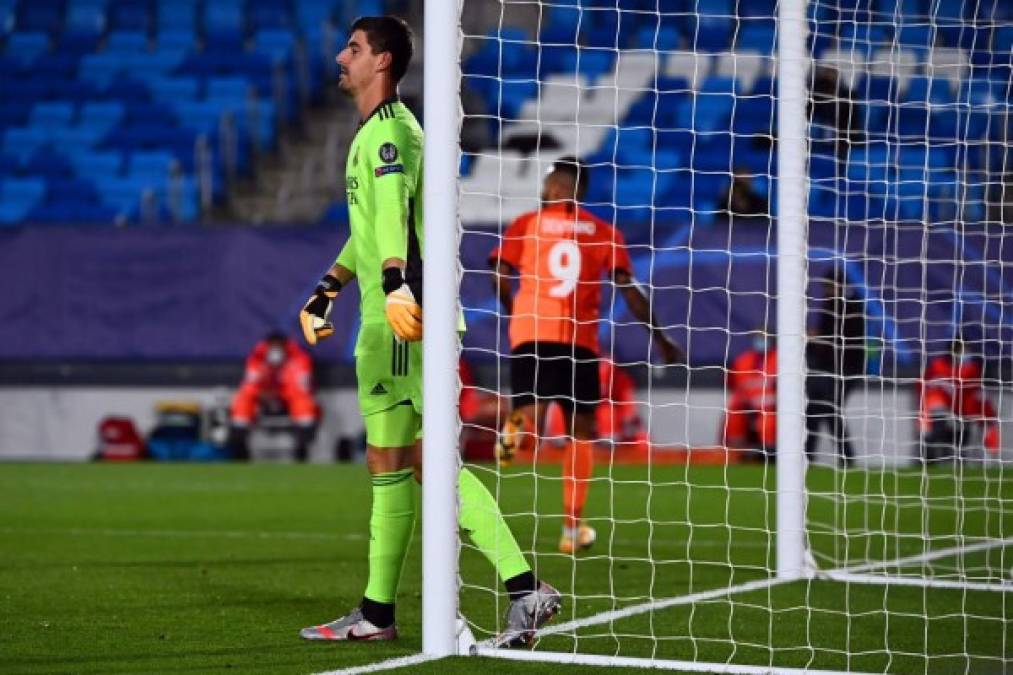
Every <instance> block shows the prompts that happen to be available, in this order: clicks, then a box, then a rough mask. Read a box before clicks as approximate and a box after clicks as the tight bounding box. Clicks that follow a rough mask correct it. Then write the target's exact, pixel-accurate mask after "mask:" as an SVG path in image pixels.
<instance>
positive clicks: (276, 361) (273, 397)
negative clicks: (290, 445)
mask: <svg viewBox="0 0 1013 675" xmlns="http://www.w3.org/2000/svg"><path fill="white" fill-rule="evenodd" d="M229 412H230V418H231V430H230V434H229V446H230V447H231V448H232V451H233V455H234V457H235V458H236V459H249V456H250V452H249V447H248V445H247V440H248V436H249V431H250V428H251V426H253V424H255V423H256V421H257V418H258V417H259V416H260V415H262V414H271V415H281V414H284V415H287V416H288V417H289V418H290V419H291V420H292V426H293V427H294V431H295V436H296V449H295V456H296V459H297V460H299V461H300V462H304V461H306V458H307V456H308V455H309V446H310V443H311V442H312V441H313V437H314V436H315V435H316V429H317V423H318V422H319V420H320V407H319V406H318V405H317V402H316V399H315V398H314V397H313V362H312V361H311V360H310V357H309V354H307V353H306V351H305V350H304V349H303V348H302V347H300V346H299V345H298V344H296V342H295V341H294V340H291V339H289V338H288V336H286V335H285V334H284V333H280V332H272V333H270V334H268V335H267V336H266V337H265V338H264V339H263V340H261V341H260V342H258V343H257V344H256V345H255V346H254V348H253V351H252V352H250V355H249V356H248V357H247V359H246V372H245V374H244V375H243V382H242V384H240V385H239V391H237V392H236V396H235V398H233V399H232V405H231V407H230V411H229Z"/></svg>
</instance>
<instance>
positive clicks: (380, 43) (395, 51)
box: [349, 16, 415, 84]
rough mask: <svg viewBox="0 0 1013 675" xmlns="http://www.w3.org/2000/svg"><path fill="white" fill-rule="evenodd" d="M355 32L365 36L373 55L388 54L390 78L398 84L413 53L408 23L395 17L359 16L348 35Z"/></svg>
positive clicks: (411, 36) (406, 70)
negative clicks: (358, 31)
mask: <svg viewBox="0 0 1013 675" xmlns="http://www.w3.org/2000/svg"><path fill="white" fill-rule="evenodd" d="M357 30H361V31H362V32H363V33H365V34H366V41H367V42H369V48H370V49H372V50H373V53H374V54H379V53H381V52H388V53H389V54H390V75H391V78H392V79H393V80H394V83H395V84H396V83H398V82H400V81H401V78H402V77H404V74H405V73H406V72H408V64H409V63H411V60H412V54H413V53H414V51H415V47H414V46H413V41H414V40H413V34H412V29H411V26H409V25H408V22H407V21H405V20H404V19H402V18H400V17H397V16H361V17H359V18H358V19H356V20H355V23H353V24H352V28H351V30H350V31H349V33H354V32H355V31H357Z"/></svg>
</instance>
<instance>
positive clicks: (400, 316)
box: [383, 267, 422, 342]
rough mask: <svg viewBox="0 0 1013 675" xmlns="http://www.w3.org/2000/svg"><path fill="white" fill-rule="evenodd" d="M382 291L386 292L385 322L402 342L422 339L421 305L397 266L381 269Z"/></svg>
mask: <svg viewBox="0 0 1013 675" xmlns="http://www.w3.org/2000/svg"><path fill="white" fill-rule="evenodd" d="M383 292H384V293H386V294H387V307H386V310H385V311H386V313H387V323H389V324H390V328H391V330H393V331H394V335H396V336H397V337H398V339H399V340H401V341H402V342H418V341H419V340H421V339H422V307H421V306H420V305H419V303H418V302H417V301H416V300H415V294H414V293H412V289H411V288H409V287H408V284H407V283H405V280H404V274H403V273H402V272H401V270H400V269H399V268H397V267H388V268H387V269H385V270H384V271H383Z"/></svg>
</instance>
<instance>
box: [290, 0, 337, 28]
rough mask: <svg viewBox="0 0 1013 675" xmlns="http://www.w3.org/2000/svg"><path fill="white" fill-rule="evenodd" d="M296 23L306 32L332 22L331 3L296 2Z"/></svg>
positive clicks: (318, 1) (310, 0)
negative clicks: (308, 29)
mask: <svg viewBox="0 0 1013 675" xmlns="http://www.w3.org/2000/svg"><path fill="white" fill-rule="evenodd" d="M294 4H295V17H296V22H297V23H298V24H299V25H300V26H301V27H302V28H303V30H306V29H307V28H314V29H319V28H320V26H321V25H322V24H324V23H330V21H331V6H332V4H333V3H331V2H321V1H320V0H295V2H294Z"/></svg>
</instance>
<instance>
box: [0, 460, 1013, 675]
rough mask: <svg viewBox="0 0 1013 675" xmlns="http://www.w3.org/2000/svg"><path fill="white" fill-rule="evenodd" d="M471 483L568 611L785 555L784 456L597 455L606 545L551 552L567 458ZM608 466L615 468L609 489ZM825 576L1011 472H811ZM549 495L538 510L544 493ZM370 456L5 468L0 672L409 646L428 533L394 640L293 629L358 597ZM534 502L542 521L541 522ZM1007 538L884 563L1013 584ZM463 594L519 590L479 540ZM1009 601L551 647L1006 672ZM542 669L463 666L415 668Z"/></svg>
mask: <svg viewBox="0 0 1013 675" xmlns="http://www.w3.org/2000/svg"><path fill="white" fill-rule="evenodd" d="M478 474H479V475H480V476H481V477H482V479H483V480H485V481H486V482H487V484H489V485H490V487H491V488H492V489H493V490H494V492H497V493H498V494H499V495H500V500H501V503H502V505H503V507H504V511H505V512H507V513H508V514H511V515H510V516H509V520H510V522H511V525H512V526H513V528H514V530H515V532H516V533H517V535H518V539H519V540H520V542H521V546H522V548H525V549H529V550H534V551H536V553H537V555H536V558H535V564H536V568H537V572H538V574H539V575H540V576H542V577H544V578H546V579H547V580H549V581H551V582H552V583H554V584H555V585H556V586H557V587H559V588H560V590H562V591H563V592H564V593H566V594H574V593H575V594H576V596H577V597H576V599H574V598H572V597H568V598H567V603H566V607H565V609H564V612H563V614H562V616H560V617H559V619H557V624H558V623H562V622H566V621H569V620H572V619H576V618H580V617H587V616H591V615H594V614H597V613H599V612H603V611H607V610H611V609H615V608H620V607H625V606H629V605H635V604H638V603H642V602H645V601H648V600H650V599H652V598H653V599H662V598H667V597H673V596H679V595H685V594H687V593H695V592H701V591H707V590H711V589H715V588H720V587H727V586H729V585H732V584H738V583H742V582H747V581H753V580H757V579H764V578H766V577H767V576H768V572H767V569H768V568H772V567H773V566H774V550H775V549H774V540H773V538H772V537H771V536H770V535H769V534H768V532H769V531H770V530H772V529H773V527H774V522H775V520H774V518H775V514H774V492H773V488H774V480H773V478H774V476H773V470H772V469H770V470H764V468H763V467H758V466H730V467H682V466H667V467H653V468H650V469H648V467H615V468H612V469H609V468H608V467H600V468H599V470H598V473H597V474H596V482H595V485H594V486H593V488H592V491H591V499H590V501H589V505H588V508H587V515H588V516H589V517H590V518H591V519H592V522H593V523H594V524H595V526H596V527H597V528H598V533H599V542H598V545H596V546H595V548H594V549H593V550H592V551H591V552H589V553H588V554H585V555H583V556H581V557H580V558H578V559H576V560H574V559H573V558H570V557H569V556H562V555H560V554H558V553H555V545H556V541H557V537H558V534H559V517H558V516H559V510H560V507H559V500H560V495H559V479H558V476H559V474H558V467H540V468H539V469H538V471H537V477H536V475H535V474H534V473H533V472H532V471H531V468H530V467H527V468H523V467H521V468H517V469H514V470H511V471H510V472H508V473H506V474H504V475H503V476H502V477H500V478H497V476H496V474H495V473H494V472H493V471H491V470H490V469H489V468H488V467H480V468H479V470H478ZM607 478H611V480H606V479H607ZM809 489H810V493H811V495H812V497H811V499H810V504H809V518H810V533H811V538H812V539H811V540H812V544H813V547H814V549H815V550H814V553H815V555H816V557H817V559H818V561H819V563H820V566H821V567H823V568H830V567H834V566H841V565H845V564H849V563H852V564H853V563H858V562H864V561H869V560H884V561H885V560H891V559H896V558H899V557H902V556H907V555H915V554H919V553H921V552H923V551H924V546H925V545H924V543H923V539H924V537H926V536H931V537H933V542H932V544H931V545H932V547H933V548H946V547H949V546H954V545H956V544H957V543H958V541H959V540H958V539H956V538H955V536H954V535H956V534H961V535H963V536H974V537H984V536H989V537H1002V536H1007V537H1008V536H1010V535H1011V534H1013V513H1011V511H1010V505H1011V504H1013V485H1010V481H1009V480H1008V479H1004V477H1003V476H1002V475H1001V474H1000V473H999V472H993V473H988V472H983V471H981V470H966V471H964V472H963V473H962V474H961V475H960V477H959V479H958V478H956V477H955V476H954V473H953V471H952V469H945V468H940V469H936V470H933V471H931V472H926V473H923V472H921V471H906V472H887V473H879V472H872V471H860V470H853V471H848V472H836V471H831V470H828V469H815V470H812V471H810V476H809ZM536 504H537V508H536V507H535V505H536ZM368 510H369V482H368V480H367V478H366V474H365V468H364V467H363V466H361V465H350V466H287V465H244V466H226V465H207V466H198V465H153V464H139V465H124V466H115V465H44V464H29V465H20V464H4V465H0V672H3V673H139V672H145V673H150V672H173V673H178V672H195V673H196V672H199V673H218V672H234V673H254V672H263V673H310V672H318V671H324V670H332V669H337V668H342V667H349V666H355V665H363V664H367V663H371V662H376V661H379V660H382V659H385V658H390V657H395V656H404V655H409V654H413V653H416V652H418V651H419V650H420V647H421V626H420V588H421V580H420V572H419V570H420V556H419V551H420V546H419V541H418V539H419V538H418V537H416V541H415V543H414V545H413V548H412V552H411V555H410V557H409V560H408V564H407V570H406V573H405V577H404V580H403V583H402V588H401V598H400V603H399V610H398V614H399V623H400V626H401V633H402V638H401V640H400V641H398V642H397V643H381V644H349V645H344V644H319V643H314V644H309V643H305V642H302V641H300V640H299V638H298V630H299V628H301V627H302V626H305V625H309V624H313V623H319V622H321V621H325V620H330V619H332V618H334V617H335V616H337V615H339V614H340V613H343V612H344V611H345V610H347V609H348V608H350V607H351V606H353V605H354V604H355V603H356V602H357V601H358V600H359V598H360V594H361V592H362V588H363V586H364V581H365V572H366V563H365V557H366V550H367V545H368V535H367V530H366V523H367V514H368ZM536 511H537V512H538V513H540V514H542V516H541V517H540V518H538V519H536V518H535V517H534V513H535V512H536ZM1011 553H1013V547H1007V548H1006V549H1003V548H1002V547H996V548H993V549H989V550H987V551H981V552H977V553H970V554H967V555H956V554H955V555H953V556H950V557H945V558H941V559H938V560H933V561H930V562H926V563H924V564H921V565H917V566H914V567H909V568H905V569H903V570H897V569H894V570H892V572H894V573H897V572H905V573H919V574H924V575H935V576H937V577H947V578H955V576H956V575H957V574H958V573H959V575H961V576H963V577H965V578H972V579H978V580H983V581H990V582H993V583H999V582H1001V581H1002V580H1003V578H1005V579H1007V580H1008V578H1009V577H1008V575H1009V569H1010V567H1011V566H1013V559H1011V555H1010V554H1011ZM461 570H462V577H463V579H464V581H465V584H466V587H465V590H464V592H463V595H462V609H463V611H464V612H465V614H466V616H467V617H468V618H469V620H470V621H471V622H472V627H473V629H474V630H475V632H476V635H477V637H479V638H482V637H485V636H486V635H487V634H488V632H489V631H493V630H495V629H496V622H497V618H498V617H499V616H501V615H502V613H503V610H504V609H505V604H504V596H503V595H502V594H501V593H494V592H492V591H491V590H490V589H497V590H498V584H497V583H496V580H495V578H494V576H493V573H492V571H491V569H490V568H489V566H488V565H487V564H486V563H485V561H484V559H482V558H480V556H479V555H478V554H477V553H476V552H475V551H473V550H470V549H468V548H466V549H465V550H464V552H463V554H462V561H461ZM1011 619H1013V594H1011V593H1003V592H996V591H963V590H946V589H930V590H925V589H923V588H920V587H902V586H889V587H887V586H873V585H860V584H843V583H837V582H829V581H813V582H798V583H793V584H788V585H784V586H777V587H773V588H767V589H763V590H760V591H754V592H750V593H739V594H735V595H733V596H731V597H721V598H716V599H711V600H708V601H706V602H699V603H695V604H686V605H681V606H676V607H671V608H668V609H663V610H657V611H653V612H647V613H642V614H638V615H636V616H632V617H629V618H625V619H621V620H619V621H615V622H613V623H611V624H609V623H604V624H598V625H593V626H588V627H586V628H582V629H580V630H579V631H577V632H576V634H573V633H572V632H570V633H569V634H559V635H550V636H547V637H546V638H545V639H543V640H542V642H541V644H540V645H539V647H538V648H539V649H544V650H552V651H570V650H574V649H577V650H579V651H580V652H585V653H597V654H618V655H621V656H640V657H650V656H652V655H653V656H655V657H657V658H666V659H698V660H705V661H718V662H734V663H739V664H754V665H771V664H772V665H780V666H794V667H810V668H825V669H838V670H855V671H863V670H864V671H873V672H884V671H889V672H895V673H955V672H971V673H989V672H994V673H1000V672H1004V668H1006V669H1008V668H1009V663H1010V662H1011V659H1013V620H1011ZM478 667H486V668H495V672H524V673H530V672H551V671H558V670H559V669H560V668H559V666H552V665H535V664H514V663H509V662H502V661H500V662H495V663H493V664H491V665H485V664H483V666H478V664H476V663H475V660H474V659H467V658H459V659H454V660H451V661H449V662H440V663H438V664H426V665H423V666H418V667H416V668H414V669H410V670H412V672H441V673H446V672H475V671H476V669H477V668H478Z"/></svg>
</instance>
